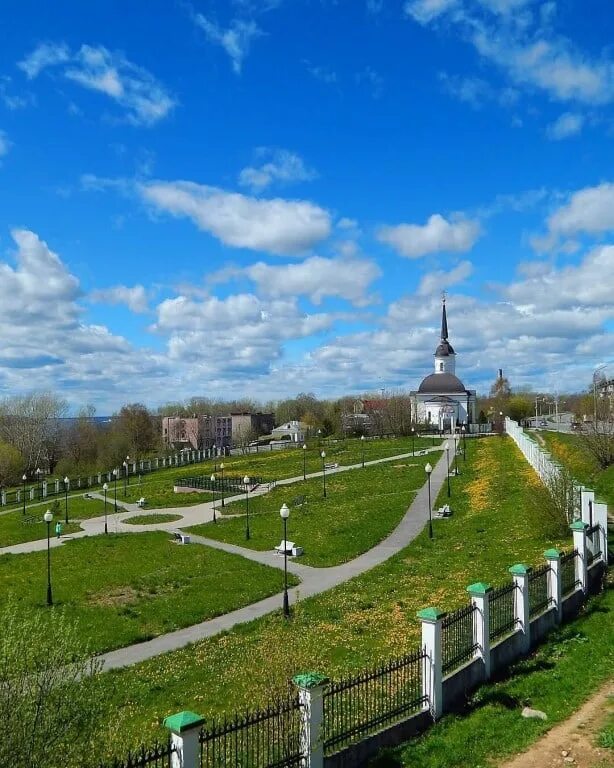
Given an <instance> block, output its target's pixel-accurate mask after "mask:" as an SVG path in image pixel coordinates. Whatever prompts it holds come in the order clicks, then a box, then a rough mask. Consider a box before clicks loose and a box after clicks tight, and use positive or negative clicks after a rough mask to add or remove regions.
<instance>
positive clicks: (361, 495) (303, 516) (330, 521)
mask: <svg viewBox="0 0 614 768" xmlns="http://www.w3.org/2000/svg"><path fill="white" fill-rule="evenodd" d="M431 457H432V458H431V461H434V460H436V459H437V458H438V457H439V454H431ZM424 461H425V459H423V458H422V457H418V458H416V459H412V458H409V459H402V460H400V461H397V462H390V463H385V464H375V465H372V466H366V467H365V468H364V469H362V468H360V467H359V468H358V469H355V470H350V471H348V472H340V473H337V474H330V473H329V474H327V477H326V490H327V496H326V498H323V483H322V477H321V476H320V477H317V478H312V479H308V480H306V481H303V480H301V481H300V482H298V483H295V484H292V485H289V486H277V488H275V489H274V490H272V491H271V492H270V493H267V494H265V495H264V496H254V497H253V498H251V499H250V502H249V509H250V515H249V527H250V539H249V541H246V539H245V529H246V517H245V501H244V500H241V501H237V502H234V503H232V504H227V505H226V507H225V508H224V512H225V515H226V516H229V515H235V516H234V517H232V518H229V517H220V518H219V519H218V522H217V523H216V524H214V523H206V524H203V525H197V526H194V527H192V528H190V529H188V530H190V531H193V532H194V533H198V534H200V535H202V536H208V537H210V538H212V539H217V540H219V541H225V542H229V543H232V544H240V545H243V546H248V547H250V548H251V549H257V550H271V549H273V547H274V546H275V545H277V544H279V542H280V541H281V539H282V538H283V526H282V521H281V519H280V516H279V510H280V508H281V505H282V504H283V503H284V502H287V503H288V504H290V505H291V502H292V500H293V499H295V498H296V497H297V496H301V495H302V496H305V498H306V501H305V503H304V504H303V505H302V507H293V508H291V510H290V517H289V519H288V538H289V539H290V540H291V541H295V542H297V543H298V544H299V545H300V546H301V547H303V548H304V551H305V552H304V555H302V556H301V558H300V562H302V563H305V564H307V565H314V566H319V567H321V566H329V565H336V564H338V563H342V562H346V561H347V560H352V559H354V558H355V557H357V556H358V555H359V554H361V553H363V552H366V551H367V550H368V549H371V547H373V546H375V544H377V543H378V542H379V541H381V540H382V539H383V538H385V537H386V536H387V535H388V534H389V533H390V532H391V531H392V530H393V529H394V528H395V526H396V525H398V523H399V521H400V520H401V518H402V517H403V515H404V514H405V511H406V510H407V508H408V506H409V505H410V504H411V502H412V501H413V499H414V496H415V495H416V492H417V491H418V489H419V488H420V487H421V485H422V484H423V483H424V477H425V475H424Z"/></svg>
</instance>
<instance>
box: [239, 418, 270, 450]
mask: <svg viewBox="0 0 614 768" xmlns="http://www.w3.org/2000/svg"><path fill="white" fill-rule="evenodd" d="M230 418H231V419H232V444H233V445H236V446H242V445H247V444H248V443H250V442H252V441H253V440H256V439H257V438H259V437H261V436H262V435H270V434H271V432H272V430H273V427H274V426H275V416H274V415H273V414H272V413H249V412H248V411H243V412H241V413H231V414H230Z"/></svg>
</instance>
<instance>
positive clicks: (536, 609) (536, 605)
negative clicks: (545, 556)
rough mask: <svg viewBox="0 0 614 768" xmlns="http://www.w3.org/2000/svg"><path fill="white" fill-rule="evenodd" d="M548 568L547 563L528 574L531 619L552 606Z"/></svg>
mask: <svg viewBox="0 0 614 768" xmlns="http://www.w3.org/2000/svg"><path fill="white" fill-rule="evenodd" d="M549 579H550V566H549V565H548V563H546V564H545V565H542V566H540V567H539V568H535V569H534V570H533V571H531V573H530V574H529V617H530V618H531V619H532V618H533V617H534V616H538V615H539V614H540V613H543V612H544V611H545V610H546V609H547V608H549V607H550V606H551V605H552V596H551V595H550V588H549V586H548V582H549Z"/></svg>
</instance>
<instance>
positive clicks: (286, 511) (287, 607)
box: [279, 504, 290, 619]
mask: <svg viewBox="0 0 614 768" xmlns="http://www.w3.org/2000/svg"><path fill="white" fill-rule="evenodd" d="M279 514H280V516H281V519H282V520H283V521H284V618H285V619H289V618H290V604H289V602H288V518H289V517H290V510H289V509H288V505H287V504H282V507H281V509H280V510H279Z"/></svg>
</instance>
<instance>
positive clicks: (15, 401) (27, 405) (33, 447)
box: [0, 392, 68, 469]
mask: <svg viewBox="0 0 614 768" xmlns="http://www.w3.org/2000/svg"><path fill="white" fill-rule="evenodd" d="M67 411H68V403H67V402H66V400H64V399H63V398H61V397H59V396H58V395H55V394H54V393H53V392H35V393H32V394H30V395H18V396H15V397H9V398H6V399H5V400H3V401H0V437H2V438H3V439H4V440H5V441H6V442H7V443H10V444H11V445H12V446H13V447H14V448H16V449H17V450H18V451H19V452H20V453H21V455H22V456H23V460H24V463H25V465H26V467H27V468H28V469H34V467H37V466H39V465H40V464H46V463H47V462H48V459H49V457H50V456H51V455H53V456H55V455H56V454H57V448H58V445H59V442H60V435H61V428H60V422H59V420H60V419H61V418H63V417H64V416H65V415H66V413H67Z"/></svg>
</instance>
